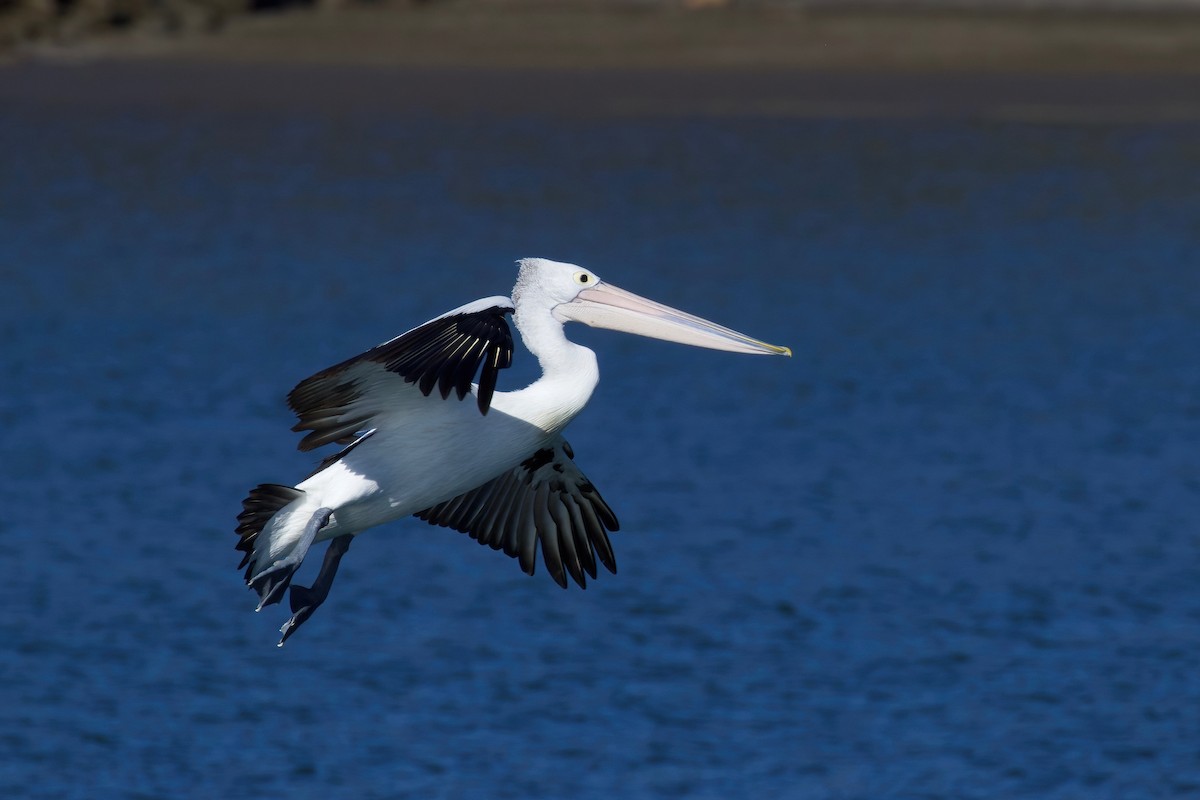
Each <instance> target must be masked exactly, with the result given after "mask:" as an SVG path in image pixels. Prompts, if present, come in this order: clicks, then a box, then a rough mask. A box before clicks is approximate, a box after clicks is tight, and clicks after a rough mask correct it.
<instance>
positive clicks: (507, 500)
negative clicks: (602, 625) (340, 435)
mask: <svg viewBox="0 0 1200 800" xmlns="http://www.w3.org/2000/svg"><path fill="white" fill-rule="evenodd" d="M573 456H574V453H573V452H572V451H571V446H570V445H569V444H567V442H566V440H565V439H563V438H562V437H561V436H560V437H558V438H557V439H556V440H555V441H554V442H552V443H551V444H550V445H548V446H546V447H544V448H542V449H541V450H538V451H537V452H536V453H534V454H533V455H531V456H530V457H529V458H527V459H525V460H524V461H522V462H521V463H520V464H519V465H518V466H516V467H514V468H513V469H512V470H510V471H508V472H506V473H504V474H503V475H501V476H500V477H498V478H493V479H492V480H490V481H488V482H487V483H485V484H483V485H482V486H479V487H476V488H475V489H472V490H471V491H469V492H467V493H465V494H461V495H459V496H458V497H454V498H451V499H450V500H447V501H446V502H444V503H439V504H438V505H436V506H434V507H432V508H427V509H425V510H424V511H421V512H418V513H417V514H416V515H415V516H416V517H418V518H419V519H423V520H425V521H426V522H428V523H430V524H431V525H441V526H443V527H446V528H453V529H454V530H456V531H461V532H463V533H466V534H470V536H471V538H472V539H475V540H476V541H478V542H479V543H480V544H486V545H488V546H489V547H491V548H492V549H493V550H503V551H504V553H505V555H508V556H512V557H515V558H518V559H520V563H521V569H522V570H524V571H525V572H526V573H527V574H529V575H532V574H533V570H534V565H535V563H536V562H535V558H536V556H537V545H538V542H541V545H542V559H543V560H544V561H545V562H546V569H548V570H550V576H551V577H552V578H554V580H555V582H557V583H558V585H559V586H561V587H563V588H564V589H565V588H567V574H568V573H569V574H570V576H571V577H572V578H574V579H575V582H576V583H577V584H579V586H580V587H581V588H583V587H585V586H586V585H587V584H586V580H587V579H586V578H585V577H584V573H585V572H586V573H587V574H588V575H591V576H592V577H593V578H595V577H596V559H599V560H600V563H601V564H603V565H604V566H605V567H607V568H608V571H609V572H612V573H614V574H615V573H616V571H617V562H616V559H615V558H614V557H613V550H612V545H611V544H610V543H609V541H608V533H607V531H615V530H617V528H618V525H617V517H616V515H615V514H613V511H612V509H611V508H609V507H608V503H605V502H604V498H603V497H601V496H600V493H599V492H597V491H596V487H595V486H593V485H592V484H591V482H590V481H589V480H588V479H587V477H586V476H585V475H584V474H583V473H582V472H580V471H579V468H578V467H576V466H575V462H574V461H572V460H571V459H572V457H573ZM564 567H565V571H564Z"/></svg>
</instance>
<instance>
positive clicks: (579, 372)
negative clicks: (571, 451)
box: [492, 307, 600, 433]
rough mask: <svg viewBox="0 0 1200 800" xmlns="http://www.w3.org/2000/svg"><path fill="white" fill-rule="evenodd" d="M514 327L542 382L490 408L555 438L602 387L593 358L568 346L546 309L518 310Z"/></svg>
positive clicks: (578, 347) (498, 400)
mask: <svg viewBox="0 0 1200 800" xmlns="http://www.w3.org/2000/svg"><path fill="white" fill-rule="evenodd" d="M523 311H524V312H525V313H522V312H523ZM513 322H515V323H516V326H517V330H518V331H520V333H521V340H522V341H523V342H524V343H525V347H526V348H528V350H529V352H531V353H533V354H534V355H535V356H536V357H537V360H538V363H539V364H541V366H542V377H541V378H539V379H538V380H536V381H534V382H533V383H531V384H530V385H529V386H526V387H525V388H524V389H521V390H519V391H516V392H503V393H497V395H496V398H495V399H494V400H493V403H492V404H493V406H496V407H497V408H499V409H500V410H501V411H504V412H505V413H507V414H511V415H513V416H516V417H520V418H521V419H524V420H525V421H527V422H530V423H532V424H534V425H536V426H538V427H539V428H541V429H542V430H544V431H546V432H547V433H558V432H559V431H561V430H562V429H563V428H565V427H566V425H567V423H568V422H570V421H571V420H572V419H573V418H574V417H575V415H576V414H578V413H579V412H580V411H582V410H583V407H584V406H586V405H587V402H588V400H589V399H591V396H592V391H593V390H594V389H595V388H596V384H597V383H599V382H600V368H599V366H598V365H597V363H596V354H595V353H593V352H592V351H591V350H589V349H587V348H586V347H583V346H582V345H578V344H575V343H574V342H571V341H569V340H568V339H567V337H566V335H564V333H563V325H562V323H561V322H559V321H558V320H556V319H555V318H554V316H553V313H552V312H551V311H549V310H548V309H546V308H545V307H541V308H537V309H536V310H533V311H532V312H530V311H527V310H526V309H522V308H520V307H518V308H517V311H516V313H514V314H513ZM501 395H503V397H502V396H501Z"/></svg>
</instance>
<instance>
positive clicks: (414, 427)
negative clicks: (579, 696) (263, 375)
mask: <svg viewBox="0 0 1200 800" xmlns="http://www.w3.org/2000/svg"><path fill="white" fill-rule="evenodd" d="M518 263H519V267H520V269H519V272H518V275H517V283H516V285H515V286H514V287H513V291H512V299H509V298H507V297H486V298H484V299H482V300H476V301H475V302H473V303H467V304H466V305H464V306H460V307H459V308H456V309H454V310H453V311H448V312H446V313H445V314H442V315H441V316H440V317H435V318H434V319H432V320H430V321H429V322H426V323H425V324H424V325H420V326H418V327H416V328H413V329H412V330H410V331H408V332H407V333H403V334H401V335H399V336H397V337H396V338H395V339H392V340H390V341H387V342H384V343H383V344H381V345H379V346H378V347H373V348H371V349H370V350H368V351H367V352H365V353H363V354H361V355H358V356H355V357H354V358H351V359H349V360H348V361H343V362H342V363H340V364H337V365H335V366H332V367H330V368H328V369H325V370H322V371H321V372H318V373H317V374H316V375H313V376H312V377H310V378H307V379H305V380H303V381H301V382H300V383H299V384H298V385H297V386H296V388H295V389H293V390H292V391H291V393H290V394H289V395H288V398H287V399H288V405H289V406H291V409H292V411H294V412H295V413H296V416H297V417H298V418H299V420H300V421H299V422H298V423H296V425H295V427H293V428H292V430H294V431H308V433H307V435H305V436H304V438H303V439H301V441H300V444H299V448H300V449H301V450H303V451H308V450H312V449H314V448H317V447H321V446H322V445H326V444H331V443H335V442H336V443H338V444H341V445H343V447H342V449H341V451H340V452H337V453H335V454H333V455H330V456H329V457H327V458H326V459H325V460H323V461H322V462H321V463H320V465H319V466H318V467H317V469H316V471H315V472H314V473H312V474H311V475H310V476H309V477H308V478H306V479H305V480H303V481H301V482H300V483H298V484H296V485H295V486H283V485H280V484H270V483H267V484H262V485H260V486H258V487H257V488H255V489H253V490H251V492H250V495H249V496H248V497H247V498H246V499H245V500H244V501H242V507H243V510H242V513H241V514H239V515H238V523H239V524H238V527H237V534H238V536H239V537H240V538H239V541H238V544H237V549H238V550H241V551H243V552H244V553H245V557H244V558H243V559H242V563H241V564H240V565H239V567H238V568H239V569H241V568H243V567H245V568H246V573H245V577H246V583H247V584H248V585H249V586H250V587H251V588H252V589H254V590H255V591H256V592H257V593H258V596H259V604H258V610H262V608H263V607H265V606H269V605H271V604H273V603H278V602H279V601H280V600H282V599H283V595H284V594H285V592H286V591H287V589H288V587H289V585H290V584H291V580H292V576H293V575H294V574H295V572H296V570H297V569H298V568H299V566H300V564H301V562H302V561H303V560H304V557H305V556H306V555H307V553H308V550H309V548H310V547H311V546H312V545H313V544H314V543H315V542H320V541H325V540H331V541H330V544H329V546H328V548H327V549H326V551H325V558H324V561H323V562H322V564H321V569H320V572H319V573H318V575H317V577H316V579H315V580H314V581H313V584H312V586H307V587H306V586H299V585H295V586H291V596H290V604H291V610H292V616H291V618H290V619H288V621H287V622H285V623H284V625H283V627H282V628H281V629H280V632H281V633H282V634H283V636H282V638H280V640H279V645H280V646H282V645H283V643H284V642H285V641H287V639H288V637H289V636H291V635H292V634H293V633H295V632H296V630H297V629H298V628H299V627H300V625H302V624H303V623H304V622H305V620H307V619H308V618H309V617H311V616H312V614H313V612H314V611H316V609H317V607H319V606H320V605H321V603H323V602H324V601H325V599H326V598H327V597H328V596H329V589H330V587H331V586H332V585H333V579H334V575H335V574H336V573H337V568H338V564H339V563H340V561H341V558H342V556H343V555H344V554H345V553H346V550H347V549H348V548H349V547H350V542H351V540H352V539H353V538H354V536H356V535H357V534H359V533H361V532H362V531H364V530H366V529H367V528H372V527H374V526H376V525H381V524H383V523H385V522H390V521H392V520H395V519H399V518H401V517H405V516H408V515H410V514H412V515H415V516H417V517H418V518H420V519H422V520H425V521H426V522H429V523H430V524H432V525H441V526H443V527H447V528H453V529H454V530H457V531H461V532H463V533H466V534H469V535H470V536H471V538H473V539H475V540H477V541H478V542H479V543H480V544H486V545H489V546H490V547H491V548H492V549H494V550H503V551H504V554H505V555H507V556H510V557H514V558H516V559H518V561H519V563H520V565H521V569H522V570H523V571H524V572H526V573H527V574H529V575H532V574H533V572H534V566H535V556H536V555H537V548H538V545H539V543H540V544H541V549H542V560H543V561H544V562H545V564H546V568H547V570H548V571H549V572H550V575H551V577H553V578H554V580H555V581H556V582H557V583H558V585H559V586H561V587H563V588H564V589H565V588H566V587H567V575H570V577H571V578H573V579H574V580H575V582H576V583H578V584H579V586H580V587H583V586H585V585H586V578H585V577H584V574H585V573H586V574H587V575H590V576H591V577H592V578H595V577H596V561H597V560H599V561H600V563H601V564H603V565H604V567H605V568H606V569H607V570H608V571H609V572H612V573H616V571H617V565H616V561H615V559H614V558H613V550H612V545H611V544H610V543H609V540H608V532H609V531H615V530H617V527H618V526H617V518H616V515H614V514H613V512H612V509H611V508H609V506H608V504H607V503H605V502H604V499H603V498H602V497H601V496H600V493H599V492H597V491H596V488H595V487H594V486H593V485H592V483H591V481H589V480H588V479H587V478H586V477H585V476H584V474H583V473H582V472H580V470H579V468H578V467H576V466H575V462H574V460H573V459H574V455H575V454H574V452H572V450H571V446H570V445H569V444H567V441H566V439H564V438H563V436H562V431H563V428H565V427H566V426H567V423H568V422H570V421H571V420H572V419H573V418H574V417H575V415H576V414H578V413H579V412H580V411H581V410H582V409H583V407H584V406H585V405H586V404H587V402H588V399H589V398H590V397H591V396H592V390H593V389H595V388H596V384H597V382H598V381H599V379H600V373H599V370H598V369H597V366H596V354H595V353H593V352H592V351H591V350H589V349H587V348H586V347H582V346H580V345H577V344H574V343H572V342H570V341H568V340H567V338H566V336H565V335H563V324H564V323H567V322H582V323H584V324H586V325H591V326H593V327H597V328H609V329H611V330H617V331H625V332H627V333H636V334H640V335H642V336H650V337H653V338H656V339H665V340H667V341H670V342H679V343H681V344H689V345H694V346H697V347H707V348H710V349H713V350H727V351H731V352H735V353H757V354H769V355H771V354H773V355H785V356H790V355H791V354H792V351H791V350H789V349H788V348H786V347H777V346H775V345H772V344H767V343H766V342H760V341H758V340H757V339H752V338H751V337H749V336H746V335H745V334H742V333H738V332H736V331H732V330H730V329H728V328H724V327H721V326H720V325H717V324H715V323H712V322H709V321H707V320H703V319H700V318H699V317H695V316H692V315H691V314H687V313H685V312H683V311H677V310H676V309H673V308H669V307H668V306H664V305H662V304H660V303H656V302H654V301H652V300H647V299H645V298H643V297H639V296H637V295H635V294H633V293H631V292H627V291H625V290H623V289H618V288H617V287H616V286H613V285H612V284H610V283H606V282H604V281H602V280H600V278H599V277H597V276H596V274H595V273H594V272H592V271H590V270H587V269H584V268H583V267H579V266H576V265H575V264H563V263H559V262H555V261H548V260H546V259H543V258H526V259H523V260H522V261H520V262H518ZM507 314H512V316H513V321H514V322H515V323H516V326H517V330H518V331H520V333H521V339H522V341H523V342H524V343H525V346H526V347H527V348H528V349H529V351H530V352H531V353H533V354H534V355H535V356H536V357H537V359H538V362H539V363H540V364H541V367H542V376H541V378H539V379H538V380H536V381H534V382H533V383H532V384H530V385H529V386H526V387H525V388H524V389H520V390H518V391H514V392H497V391H495V389H496V378H497V375H498V374H499V372H500V370H502V369H504V368H505V367H508V366H509V365H510V364H511V363H512V350H513V340H512V332H511V331H510V330H509V327H508V323H507V322H506V320H505V315H507ZM476 374H479V383H478V384H476V383H473V382H472V379H473V378H474V377H475V376H476ZM435 389H436V390H437V393H438V395H440V399H439V398H437V397H431V395H432V394H433V392H434V390H435ZM452 394H453V395H454V396H455V397H456V398H457V399H458V400H459V401H461V400H463V399H465V398H466V397H467V396H468V395H469V396H471V397H472V398H473V399H474V401H475V402H474V403H473V404H468V403H462V402H452V401H450V396H451V395H452ZM489 411H490V412H491V413H490V414H489Z"/></svg>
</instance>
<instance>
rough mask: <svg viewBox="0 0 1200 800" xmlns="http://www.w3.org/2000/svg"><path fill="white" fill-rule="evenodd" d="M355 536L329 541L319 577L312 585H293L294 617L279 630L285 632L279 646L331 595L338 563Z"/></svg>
mask: <svg viewBox="0 0 1200 800" xmlns="http://www.w3.org/2000/svg"><path fill="white" fill-rule="evenodd" d="M353 538H354V537H353V536H339V537H337V538H336V539H334V540H333V541H331V542H330V543H329V549H327V550H326V551H325V560H324V561H322V562H321V571H320V572H319V573H317V579H316V580H315V581H313V585H312V586H293V587H292V596H291V598H290V599H289V602H290V603H291V606H292V618H291V619H289V620H288V621H287V622H285V623H283V627H282V628H280V629H279V632H280V633H282V634H283V638H281V639H280V640H279V647H283V643H284V642H286V641H287V640H288V637H289V636H291V635H292V634H293V633H295V632H296V629H297V628H299V627H300V626H301V625H303V624H304V623H305V621H306V620H307V619H308V618H309V617H311V616H312V615H313V612H314V611H316V610H317V608H319V607H320V605H321V603H324V602H325V598H326V597H329V590H330V588H331V587H332V586H333V577H334V576H335V575H337V569H338V564H340V563H341V561H342V556H344V555H345V554H346V551H347V550H349V549H350V540H351V539H353Z"/></svg>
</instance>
